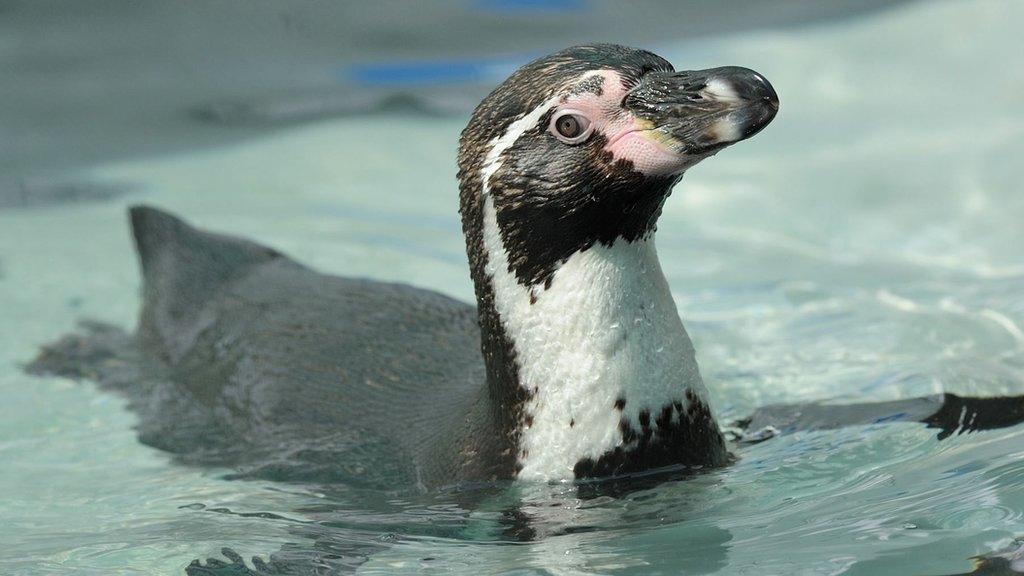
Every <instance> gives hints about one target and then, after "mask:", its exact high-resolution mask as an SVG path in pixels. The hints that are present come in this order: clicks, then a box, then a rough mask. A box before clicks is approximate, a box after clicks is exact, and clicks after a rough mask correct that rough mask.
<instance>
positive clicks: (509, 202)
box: [33, 44, 1024, 489]
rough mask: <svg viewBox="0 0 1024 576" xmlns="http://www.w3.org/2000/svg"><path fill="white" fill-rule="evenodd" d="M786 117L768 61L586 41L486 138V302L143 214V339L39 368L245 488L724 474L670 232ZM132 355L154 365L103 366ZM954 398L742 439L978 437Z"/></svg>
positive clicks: (79, 347) (462, 191)
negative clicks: (732, 157) (95, 393)
mask: <svg viewBox="0 0 1024 576" xmlns="http://www.w3.org/2000/svg"><path fill="white" fill-rule="evenodd" d="M778 108H779V99H778V96H777V95H776V92H775V90H774V89H773V88H772V86H771V84H769V83H768V81H767V80H766V79H765V78H764V77H763V76H761V75H760V74H758V73H756V72H754V71H752V70H749V69H746V68H740V67H723V68H712V69H707V70H692V71H676V70H675V69H674V68H673V67H672V65H671V64H670V63H669V62H668V61H666V60H664V59H663V58H661V57H659V56H656V55H655V54H652V53H651V52H648V51H645V50H639V49H635V48H628V47H624V46H617V45H610V44H594V45H586V46H576V47H572V48H568V49H566V50H562V51H560V52H557V53H555V54H552V55H549V56H546V57H543V58H540V59H538V60H535V61H533V62H531V63H529V64H526V65H525V66H523V67H521V68H520V69H518V70H517V71H515V72H514V73H513V74H512V75H511V76H510V77H509V78H508V79H507V80H505V81H504V82H503V83H501V85H499V86H498V87H497V88H496V89H495V90H494V91H493V92H492V93H491V94H490V95H489V96H487V97H486V98H485V99H484V100H483V101H482V102H481V103H480V105H479V106H478V107H477V108H476V110H475V112H474V113H473V114H472V117H471V119H470V121H469V124H468V126H467V127H466V128H465V130H464V131H463V133H462V137H461V140H460V146H459V154H458V167H459V172H458V177H459V198H460V213H461V217H462V226H463V231H464V233H465V238H466V248H467V254H468V259H469V268H470V272H471V275H472V279H473V283H474V286H475V294H476V306H473V305H470V304H467V303H463V302H460V301H457V300H454V299H452V298H449V297H447V296H444V295H442V294H438V293H435V292H431V291H428V290H423V289H419V288H414V287H411V286H406V285H400V284H389V283H383V282H375V281H371V280H364V279H353V278H343V277H335V276H327V275H323V274H320V273H317V272H316V271H313V270H311V269H309V268H307V267H305V266H303V265H301V264H299V263H297V262H295V261H294V260H292V259H290V258H288V257H287V256H285V255H283V254H281V253H279V252H277V251H276V250H273V249H270V248H266V247H263V246H260V245H257V244H254V243H252V242H249V241H246V240H242V239H238V238H233V237H228V236H222V235H218V234H213V233H209V232H204V231H200V230H197V229H195V228H192V227H191V226H189V225H188V224H186V223H185V222H183V221H182V220H180V219H178V218H176V217H174V216H171V215H169V214H167V213H165V212H162V211H159V210H157V209H154V208H149V207H136V208H133V209H132V210H131V225H132V230H133V233H134V237H135V241H136V246H137V249H138V254H139V259H140V262H141V268H142V275H143V286H144V301H143V306H142V312H141V319H140V322H139V325H138V330H137V333H136V335H135V336H133V337H129V336H128V335H125V334H123V333H120V332H118V331H116V330H112V329H109V328H104V327H100V326H93V327H91V328H90V329H89V332H90V334H88V335H86V336H76V337H69V338H66V339H65V340H63V341H61V342H58V343H57V344H55V345H53V346H51V347H49V348H47V349H45V350H44V351H43V353H42V355H41V356H40V358H39V359H38V360H37V361H36V362H35V364H34V365H33V369H34V370H36V371H39V372H50V373H62V374H68V375H76V376H88V377H93V378H96V379H98V380H100V381H101V382H105V383H106V384H107V385H108V386H110V387H114V388H117V389H119V390H121V391H123V392H124V393H126V394H127V395H128V396H129V397H130V398H131V405H132V406H133V407H134V408H135V409H136V410H137V411H138V412H139V413H140V415H141V417H140V423H139V432H140V437H141V439H142V440H143V441H144V442H146V443H147V444H150V445H153V446H157V447H160V448H164V449H166V450H169V451H172V452H174V453H176V454H178V455H179V456H181V457H182V458H183V459H185V460H189V461H193V462H195V461H199V462H213V463H216V464H218V465H234V466H236V467H238V469H239V470H240V471H241V472H240V474H246V473H249V474H253V475H262V476H270V477H274V478H284V479H289V478H308V477H310V475H312V476H316V477H317V478H319V479H323V477H324V475H327V476H328V477H330V476H332V475H334V474H337V475H338V476H340V477H344V478H345V479H346V480H347V481H353V480H355V481H358V480H359V479H366V481H367V482H368V483H386V484H388V485H394V484H396V483H403V482H404V483H409V484H413V485H416V486H419V487H422V488H426V489H429V488H433V487H438V486H444V485H451V484H457V483H461V482H465V481H487V480H493V479H520V480H530V481H562V480H579V479H583V478H593V477H615V476H622V475H626V474H630V473H634V472H643V471H647V470H651V469H655V468H662V467H687V468H709V467H716V466H721V465H723V464H726V463H727V462H729V461H730V452H729V450H728V449H727V444H726V439H725V437H724V436H723V433H722V430H721V429H720V428H719V426H718V424H717V423H716V421H715V419H714V417H713V411H712V409H711V407H710V405H709V402H708V394H707V391H706V389H705V386H704V383H703V381H702V380H701V375H700V372H699V370H698V367H697V362H696V360H695V357H694V349H693V345H692V344H691V341H690V338H689V336H688V335H687V332H686V330H685V329H684V327H683V324H682V322H681V321H680V318H679V314H678V312H677V309H676V304H675V302H674V300H673V298H672V293H671V291H670V289H669V285H668V283H667V282H666V279H665V276H664V274H663V273H662V268H661V264H660V263H659V260H658V255H657V251H656V248H655V235H656V234H655V233H656V231H657V223H658V216H659V214H660V213H661V210H662V206H663V204H664V202H665V201H666V199H667V198H668V197H669V194H670V193H671V191H672V189H673V187H674V186H675V185H676V184H677V183H678V182H679V180H680V178H681V177H682V175H683V173H684V172H685V171H686V170H687V169H689V168H690V167H692V166H694V165H695V164H697V163H698V162H700V161H702V160H704V159H706V158H708V157H710V156H712V155H714V154H716V153H717V152H719V151H721V150H723V149H724V148H726V147H728V146H730V145H732V144H735V143H737V142H740V141H742V140H745V139H747V138H750V137H751V136H753V135H755V134H757V133H758V132H759V131H760V130H761V129H763V128H764V127H765V126H767V125H768V123H769V122H771V121H772V119H773V118H774V117H775V114H776V112H777V110H778ZM126 350H131V351H132V352H130V354H131V355H132V361H131V362H120V363H116V362H115V363H110V362H104V360H106V359H109V358H111V357H115V356H117V357H119V358H121V359H122V360H123V357H124V355H125V354H126V352H125V351H126ZM111 366H114V368H112V367H111ZM126 366H131V368H125V367H126ZM118 367H120V368H118ZM142 382H146V384H143V383H142ZM952 398H954V399H955V400H956V401H957V402H961V403H962V400H961V399H958V398H955V397H952ZM947 400H948V398H946V397H938V398H936V399H925V400H920V401H912V402H916V403H912V404H910V405H904V404H898V403H897V404H892V405H879V406H881V408H878V407H877V406H876V408H878V409H871V408H870V407H869V408H868V409H860V411H858V410H856V409H854V410H849V409H848V410H846V411H845V412H842V411H840V412H839V414H840V416H838V417H837V418H833V419H829V418H823V417H821V415H822V413H823V410H804V409H799V410H789V411H786V410H779V409H776V410H774V411H772V410H769V411H767V412H766V411H762V412H760V413H759V415H755V417H753V418H752V419H748V420H746V421H745V422H743V423H742V424H746V425H753V424H756V425H757V426H756V427H757V428H759V429H760V428H762V427H763V428H765V429H768V428H770V427H771V425H772V424H773V423H779V422H785V423H786V425H796V424H798V423H799V422H798V420H799V419H798V418H797V417H798V416H799V415H800V414H805V413H807V414H813V415H815V416H816V417H817V418H818V420H816V421H815V422H813V423H812V425H813V426H823V427H827V426H835V425H842V424H844V423H855V422H862V421H868V422H870V421H872V419H874V418H875V415H876V414H877V413H878V411H879V410H883V411H884V412H885V413H886V414H889V413H892V414H896V416H894V419H910V420H915V421H922V422H926V423H929V424H930V425H936V426H939V427H943V428H949V427H950V424H949V421H950V419H952V420H957V418H959V420H958V422H959V423H958V424H957V426H960V427H962V426H963V424H964V422H965V420H964V416H963V413H961V412H960V411H959V408H957V407H958V406H961V404H955V403H954V404H950V403H949V402H947ZM869 406H870V405H869ZM971 406H975V404H971ZM1003 406H1004V407H1005V406H1006V404H1003ZM964 409H965V410H966V408H964ZM972 409H973V408H972ZM943 410H945V412H943ZM1015 410H1017V412H1019V413H1015V416H1013V417H1010V416H1007V413H1006V411H1005V409H1003V410H999V411H998V412H999V413H1000V414H1001V416H999V417H998V418H997V419H996V420H998V422H999V425H1009V423H1011V422H1013V421H1019V420H1020V418H1022V417H1024V409H1021V403H1020V402H1019V401H1018V404H1017V408H1015ZM1011 411H1012V410H1011ZM946 412H948V413H949V418H946V419H941V418H939V417H938V416H936V415H937V414H945V413H946ZM897 413H898V414H897ZM928 418H933V419H935V418H939V419H937V420H934V421H929V420H928ZM1000 418H1002V419H1001V420H1000ZM975 420H977V422H978V427H982V424H981V423H982V421H983V420H984V419H983V418H982V419H975V418H971V419H970V422H968V423H967V425H968V426H970V425H972V423H973V422H974V421H975ZM1004 421H1005V422H1004ZM945 431H946V432H947V433H948V432H949V430H945ZM763 437H765V436H764V435H763V434H754V435H746V436H743V435H741V436H740V437H739V439H740V440H741V441H756V440H758V439H761V438H763Z"/></svg>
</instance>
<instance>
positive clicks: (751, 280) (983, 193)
mask: <svg viewBox="0 0 1024 576" xmlns="http://www.w3.org/2000/svg"><path fill="white" fill-rule="evenodd" d="M1021 22H1024V4H1021V3H1019V2H1015V1H1013V0H1006V1H998V0H992V1H984V0H982V1H962V2H957V1H948V2H947V1H944V2H930V3H911V4H908V5H903V6H900V7H896V8H892V9H889V10H886V11H884V12H880V13H876V14H873V15H869V16H866V17H863V18H857V19H851V20H847V21H845V22H839V23H829V24H818V25H814V26H807V27H803V28H799V29H793V30H786V31H771V32H766V31H762V32H745V33H740V34H734V35H730V36H725V37H719V38H715V39H710V40H709V39H702V40H699V41H691V42H682V41H680V42H676V43H668V44H665V45H660V46H654V47H653V48H655V49H656V51H657V52H658V53H660V54H661V55H663V56H665V57H667V58H668V59H669V60H671V61H672V62H673V63H674V64H676V66H677V67H680V68H703V67H711V66H717V65H724V64H738V65H744V66H749V67H751V68H754V69H756V70H758V71H760V72H762V73H764V75H765V76H766V77H768V78H769V79H770V80H771V81H772V83H773V85H774V86H775V88H776V89H777V91H778V92H779V95H780V99H781V102H782V107H781V110H780V113H779V115H778V117H777V118H776V120H775V122H774V123H773V124H772V125H771V126H770V127H769V128H768V129H766V130H765V131H764V132H763V133H762V134H760V135H758V136H757V137H756V138H754V139H753V140H751V141H749V142H744V143H742V144H739V145H737V146H736V147H735V148H733V149H729V150H727V151H725V152H723V153H722V154H720V155H719V156H718V157H716V158H713V159H711V160H709V161H707V162H705V163H704V164H702V165H700V166H698V167H696V168H694V169H693V170H692V171H691V172H690V173H689V174H687V176H686V177H685V178H684V180H683V182H682V183H681V184H680V186H679V187H678V188H677V189H676V192H675V195H674V196H673V198H672V199H671V200H670V201H669V203H668V204H667V206H666V209H665V212H664V215H663V216H662V219H661V221H660V226H659V232H658V247H659V253H660V254H661V257H662V263H663V267H664V269H665V272H666V274H667V276H668V279H669V282H670V284H671V285H672V287H673V290H674V294H675V297H676V299H677V302H678V304H679V308H680V312H681V314H682V316H683V320H684V323H685V324H686V325H687V327H688V329H689V331H690V333H691V335H692V337H693V340H694V344H695V346H696V348H697V353H698V359H699V362H700V365H701V367H702V370H703V374H704V378H705V381H706V382H708V385H709V388H710V391H711V395H712V400H713V405H714V407H715V409H716V411H717V412H718V414H719V415H720V417H721V418H723V419H728V418H731V417H740V416H743V415H746V414H747V413H749V412H750V411H751V410H752V409H753V408H755V407H757V406H760V405H764V404H767V403H775V402H797V401H810V400H828V401H834V402H854V401H865V400H888V399H896V398H905V397H913V396H920V395H925V394H932V393H936V392H941V391H945V392H955V393H960V394H970V395H977V396H993V395H1004V394H1018V395H1019V394H1024V252H1022V247H1024V227H1022V226H1021V222H1022V221H1024V194H1022V193H1021V185H1020V182H1021V181H1022V179H1024V164H1022V163H1021V157H1022V156H1024V114H1022V113H1021V105H1022V104H1024V100H1022V94H1024V66H1022V65H1021V64H1020V63H1019V62H1018V58H1017V56H1016V54H1017V52H1019V45H1020V44H1019V42H1020V41H1019V30H1018V28H1019V24H1020V23H1021ZM463 122H464V118H462V117H446V116H432V117H423V116H418V115H414V114H411V113H410V114H407V115H403V114H401V113H397V114H382V115H377V116H360V117H351V118H346V119H341V120H332V121H322V122H318V123H315V124H311V125H307V126H304V127H301V128H295V129H291V130H288V131H283V132H278V133H274V134H272V135H267V136H263V137H260V138H258V139H254V140H249V141H247V142H244V143H239V144H232V145H228V146H223V147H220V148H214V149H207V150H203V151H199V152H195V153H177V154H174V155H170V156H160V157H148V158H144V159H137V160H132V161H124V162H120V163H114V164H107V165H101V166H95V167H93V168H90V169H88V170H87V171H83V172H82V173H80V174H78V175H77V176H78V177H79V178H81V179H83V180H87V181H89V182H93V183H96V184H102V185H111V186H125V187H128V188H130V189H131V190H135V192H134V193H132V194H130V195H129V196H127V197H125V198H122V199H109V200H105V201H98V202H94V203H81V204H74V205H64V206H60V207H52V206H51V207H36V208H29V207H25V208H18V209H10V210H6V211H2V212H0V326H3V327H4V330H0V397H2V398H3V404H2V407H0V414H2V416H3V417H2V418H0V463H2V466H0V495H2V496H0V518H2V519H3V521H2V522H0V543H2V546H0V573H2V574H109V573H118V574H180V573H182V570H183V569H184V567H185V566H186V565H187V564H189V563H190V562H191V561H192V560H194V559H204V561H205V559H206V558H207V557H217V558H220V559H221V560H225V557H224V556H222V555H221V552H220V550H221V549H222V548H225V547H226V548H230V549H231V550H234V551H236V552H237V553H238V554H240V555H242V556H243V557H244V558H246V561H247V562H250V566H252V564H251V561H249V560H248V559H249V558H250V557H252V556H258V557H261V558H263V559H266V558H268V557H269V556H270V555H272V554H277V553H278V551H279V550H282V549H284V550H285V551H286V555H288V556H289V557H290V558H292V559H293V560H295V562H297V563H298V564H299V565H301V564H302V562H306V564H307V565H308V567H309V573H314V570H315V558H320V559H321V560H322V559H323V558H324V557H325V555H327V556H329V557H331V558H332V560H331V562H333V563H335V564H339V565H346V566H351V567H355V568H356V569H358V571H359V573H361V574H431V573H437V574H441V573H443V574H448V573H459V574H481V573H508V574H524V575H525V574H558V575H562V574H679V573H686V574H846V575H860V574H871V575H877V574H900V575H902V574H923V575H933V574H934V575H938V574H954V573H963V572H968V571H970V570H971V568H972V563H971V561H970V557H972V556H976V555H979V554H985V553H989V552H991V551H993V550H998V549H1000V548H1003V547H1006V546H1008V545H1009V544H1010V543H1011V541H1012V540H1013V538H1015V537H1017V536H1020V535H1022V534H1024V427H1021V426H1018V427H1015V428H1007V429H1002V430H995V431H989V432H979V433H972V434H966V435H960V436H953V437H951V438H949V439H948V440H945V441H942V442H941V443H940V442H937V441H936V439H935V431H934V430H928V429H926V428H924V427H923V426H919V425H909V424H891V425H875V426H868V427H859V428H851V429H843V430H832V431H820V432H801V433H794V434H790V435H784V436H781V437H778V438H775V439H772V440H770V441H768V442H764V443H761V444H757V445H755V446H751V447H747V448H744V449H742V450H741V451H740V452H739V456H740V458H739V460H738V462H737V463H736V464H735V465H733V466H730V467H728V468H726V469H723V470H719V471H715V472H711V473H707V474H702V475H699V476H696V477H693V478H688V479H681V480H676V481H670V482H665V483H661V484H658V485H655V486H652V487H650V488H647V489H645V490H640V491H635V492H631V493H628V494H624V495H621V496H618V497H613V496H600V497H596V498H581V497H580V494H578V493H577V492H576V489H575V488H574V487H572V486H568V485H555V486H536V485H517V486H491V487H485V488H479V489H476V490H483V491H484V492H486V494H485V496H486V497H485V498H482V499H483V501H484V503H483V504H481V505H478V506H475V507H471V506H466V505H465V504H464V503H465V501H466V498H465V495H464V494H460V493H456V492H452V491H448V492H441V493H431V494H416V493H407V492H400V491H395V492H389V491H371V490H366V489H359V488H357V487H355V486H347V485H345V484H344V483H340V484H334V485H317V486H309V485H295V484H283V483H282V484H276V483H272V482H266V481H238V480H229V479H227V476H228V475H229V473H230V472H231V471H230V470H223V469H208V468H191V467H186V466H182V465H179V464H176V463H174V462H172V461H171V460H170V458H169V457H168V456H167V455H166V454H163V453H160V452H158V451H155V450H153V449H150V448H147V447H145V446H143V445H141V444H139V442H138V441H137V439H136V437H135V435H134V432H133V430H132V426H133V422H134V420H133V415H132V414H131V413H130V412H129V411H127V410H126V407H125V404H124V402H123V401H122V399H121V398H119V397H117V396H115V395H112V394H109V393H103V392H100V391H98V390H97V389H96V388H95V387H94V386H91V385H89V384H87V383H85V384H83V383H76V382H72V381H68V380H64V379H61V378H41V377H32V376H28V375H26V374H25V373H24V372H23V370H22V366H23V365H24V363H26V362H28V361H29V360H31V358H32V357H33V356H34V355H35V353H36V352H37V350H38V348H39V346H40V345H42V344H44V343H46V342H49V341H52V340H54V339H55V338H57V337H59V336H60V335H61V334H64V333H66V332H68V331H70V330H72V329H73V328H74V325H75V323H76V321H77V320H78V319H80V318H93V319H99V320H103V321H106V322H110V323H113V324H116V325H120V326H124V327H126V328H127V327H131V326H132V325H133V324H134V321H135V316H136V313H137V310H138V305H139V304H138V297H139V281H138V277H137V269H136V263H135V259H134V255H133V252H132V248H131V244H130V241H129V235H128V231H127V226H126V221H125V215H124V210H125V207H126V206H127V205H129V204H131V203H136V202H145V203H149V204H153V205H157V206H161V207H164V208H167V209H170V210H173V211H175V212H176V213H179V214H182V215H183V216H185V217H187V218H188V219H190V220H191V221H193V222H195V223H196V224H199V225H201V226H205V227H209V228H214V229H217V230H223V231H228V232H232V233H236V234H241V235H245V236H248V237H252V238H256V239H258V240H259V241H261V242H263V243H266V244H269V245H271V246H274V247H276V248H278V249H280V250H282V251H284V252H286V253H288V254H290V255H292V256H293V257H295V258H297V259H299V260H301V261H303V262H305V263H307V264H309V265H311V266H313V267H316V268H318V269H320V270H323V271H329V272H332V273H337V274H344V275H351V276H365V277H372V278H377V279H381V280H395V281H403V282H408V283H412V284H415V285H417V286H422V287H426V288H431V289H435V290H438V291H441V292H444V293H446V294H450V295H453V296H456V297H459V298H462V299H464V300H470V299H471V298H472V286H471V284H470V281H469V277H468V269H467V266H466V262H465V254H464V247H463V242H462V237H461V232H460V227H459V221H458V215H457V212H456V207H457V194H456V184H455V165H454V155H455V149H456V143H457V138H458V133H459V131H460V130H461V128H462V124H463ZM477 500H478V501H479V500H481V498H477ZM514 501H518V502H522V503H523V506H522V509H523V512H524V513H525V514H527V515H529V516H530V517H531V518H533V523H532V527H531V529H532V530H534V531H535V532H536V533H535V534H534V536H533V537H532V538H529V539H524V538H514V537H512V536H510V535H509V534H508V522H507V520H508V519H507V518H505V517H504V516H505V515H504V513H503V510H505V508H504V507H503V504H502V503H508V502H514ZM1021 562H1022V563H1024V561H1021ZM1020 569H1021V570H1024V566H1021V567H1020Z"/></svg>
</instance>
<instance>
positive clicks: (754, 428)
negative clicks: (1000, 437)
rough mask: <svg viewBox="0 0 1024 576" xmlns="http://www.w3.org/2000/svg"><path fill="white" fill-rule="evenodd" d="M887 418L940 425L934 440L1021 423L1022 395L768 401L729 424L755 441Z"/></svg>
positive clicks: (742, 440)
mask: <svg viewBox="0 0 1024 576" xmlns="http://www.w3.org/2000/svg"><path fill="white" fill-rule="evenodd" d="M889 422H917V423H920V424H925V425H926V426H927V427H928V428H935V429H938V431H939V432H938V434H937V438H938V439H939V440H945V439H946V438H948V437H950V436H952V435H953V434H958V435H959V434H963V433H965V432H975V431H980V430H994V429H998V428H1008V427H1010V426H1015V425H1017V424H1021V423H1024V396H996V397H991V398H977V397H970V396H966V397H965V396H958V395H956V394H949V393H945V394H936V395H933V396H922V397H919V398H909V399H906V400H893V401H890V402H868V403H861V404H821V403H817V402H814V403H808V404H772V405H768V406H763V407H761V408H758V409H757V410H756V411H754V413H753V414H752V415H751V416H750V417H748V418H744V419H742V420H738V421H736V422H734V423H733V427H734V428H738V429H740V430H742V433H741V434H740V435H739V438H738V441H739V442H740V443H756V442H760V441H762V440H765V439H767V438H770V437H771V436H774V435H775V434H779V433H782V434H784V433H787V432H796V431H799V430H833V429H837V428H846V427H848V426H866V425H872V424H884V423H889Z"/></svg>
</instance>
